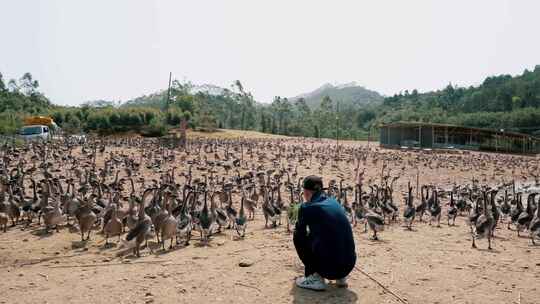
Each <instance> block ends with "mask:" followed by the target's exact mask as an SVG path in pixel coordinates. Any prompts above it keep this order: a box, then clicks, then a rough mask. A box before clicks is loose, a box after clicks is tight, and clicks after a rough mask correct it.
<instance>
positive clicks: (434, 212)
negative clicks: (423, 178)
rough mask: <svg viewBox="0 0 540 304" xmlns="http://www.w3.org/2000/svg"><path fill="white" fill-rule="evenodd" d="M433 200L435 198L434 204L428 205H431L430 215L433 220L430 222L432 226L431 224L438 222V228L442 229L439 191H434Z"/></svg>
mask: <svg viewBox="0 0 540 304" xmlns="http://www.w3.org/2000/svg"><path fill="white" fill-rule="evenodd" d="M432 198H433V202H432V203H431V205H430V204H429V203H428V205H430V207H429V213H430V214H431V218H430V220H429V225H431V222H432V221H436V222H437V228H440V227H441V211H442V209H441V205H440V203H439V194H438V191H437V190H436V189H434V190H433V191H432Z"/></svg>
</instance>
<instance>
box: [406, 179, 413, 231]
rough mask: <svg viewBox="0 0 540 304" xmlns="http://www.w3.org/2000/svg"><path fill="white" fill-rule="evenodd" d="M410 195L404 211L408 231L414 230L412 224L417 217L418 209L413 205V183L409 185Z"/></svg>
mask: <svg viewBox="0 0 540 304" xmlns="http://www.w3.org/2000/svg"><path fill="white" fill-rule="evenodd" d="M407 188H408V193H407V198H406V199H405V209H404V210H403V219H404V220H405V225H406V227H407V229H408V230H412V224H413V222H414V219H415V217H416V208H415V206H414V203H413V196H412V187H411V182H409V183H408V185H407Z"/></svg>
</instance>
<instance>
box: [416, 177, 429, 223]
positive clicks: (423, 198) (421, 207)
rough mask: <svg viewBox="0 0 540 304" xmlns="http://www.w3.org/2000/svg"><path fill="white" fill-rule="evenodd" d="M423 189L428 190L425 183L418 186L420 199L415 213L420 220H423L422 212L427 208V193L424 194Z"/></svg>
mask: <svg viewBox="0 0 540 304" xmlns="http://www.w3.org/2000/svg"><path fill="white" fill-rule="evenodd" d="M424 190H426V191H425V192H428V188H427V187H426V186H425V185H423V186H422V187H421V188H420V196H421V201H420V204H419V205H418V206H416V213H417V214H418V219H419V221H420V222H422V221H423V217H424V213H425V212H426V208H427V195H424Z"/></svg>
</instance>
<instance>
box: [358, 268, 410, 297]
mask: <svg viewBox="0 0 540 304" xmlns="http://www.w3.org/2000/svg"><path fill="white" fill-rule="evenodd" d="M354 269H356V270H358V271H360V272H361V273H362V274H363V275H365V276H366V277H368V278H369V279H370V280H372V281H373V282H375V283H377V285H379V286H381V287H382V289H384V291H386V292H388V293H389V294H391V295H393V296H394V297H395V298H396V299H397V300H398V301H399V302H401V303H403V304H408V303H407V301H405V300H403V298H402V297H400V296H399V295H397V294H396V293H395V292H393V291H392V290H390V289H388V288H387V287H386V286H384V285H383V284H382V283H381V282H379V281H377V280H376V279H375V278H374V277H372V276H371V275H369V274H368V273H367V272H365V271H363V270H362V269H360V268H358V267H354Z"/></svg>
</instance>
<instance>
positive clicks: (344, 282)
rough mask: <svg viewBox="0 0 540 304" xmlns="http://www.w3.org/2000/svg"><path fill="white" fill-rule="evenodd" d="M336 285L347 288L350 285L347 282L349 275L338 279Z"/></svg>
mask: <svg viewBox="0 0 540 304" xmlns="http://www.w3.org/2000/svg"><path fill="white" fill-rule="evenodd" d="M336 286H337V287H340V288H347V287H349V284H348V283H347V277H344V278H342V279H339V280H336Z"/></svg>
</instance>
